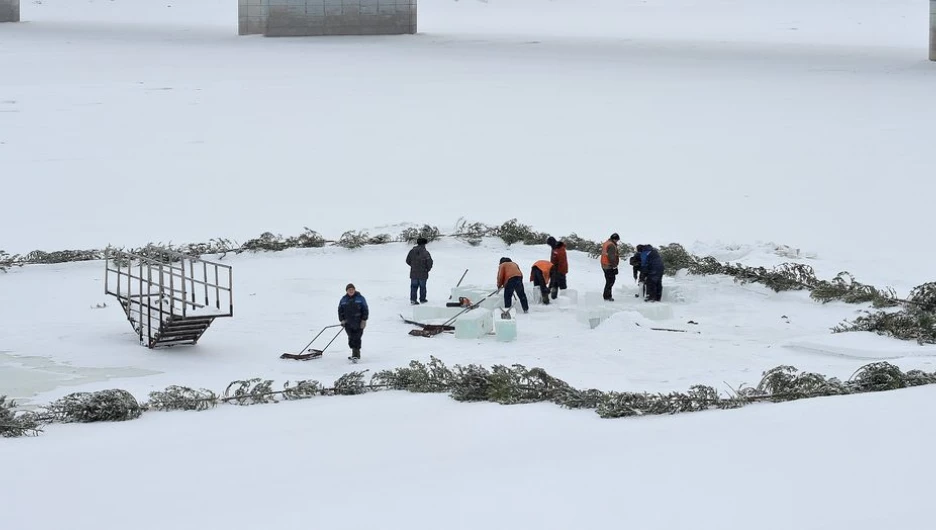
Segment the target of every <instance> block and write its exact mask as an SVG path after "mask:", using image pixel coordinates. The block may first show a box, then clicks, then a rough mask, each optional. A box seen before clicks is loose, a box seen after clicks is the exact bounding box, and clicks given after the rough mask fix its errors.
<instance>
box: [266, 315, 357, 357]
mask: <svg viewBox="0 0 936 530" xmlns="http://www.w3.org/2000/svg"><path fill="white" fill-rule="evenodd" d="M340 327H342V326H341V324H334V325H331V326H325V327H324V328H322V331H319V332H318V335H316V336H314V337H312V340H310V341H309V343H308V344H306V345H305V348H302V350H300V351H301V352H302V353H284V354H282V355H280V359H295V360H297V361H308V360H309V359H318V358H319V357H321V356H322V354H323V353H325V350H327V349H328V347H329V346H331V343H333V342H335V339H337V338H338V335H341V330H340V329H339V330H338V333H335V336H334V337H332V340H330V341H328V344H326V345H325V347H324V348H322V349H321V350H316V349H312V348H310V346H312V343H313V342H315V339H317V338H319V337H320V336H321V335H322V333H325V330H326V329H330V328H340Z"/></svg>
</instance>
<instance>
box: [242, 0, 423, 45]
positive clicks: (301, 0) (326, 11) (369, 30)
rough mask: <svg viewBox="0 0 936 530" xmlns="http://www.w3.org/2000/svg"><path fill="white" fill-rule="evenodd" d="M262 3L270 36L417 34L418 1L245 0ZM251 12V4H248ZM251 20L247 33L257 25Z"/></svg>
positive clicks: (265, 30) (248, 21)
mask: <svg viewBox="0 0 936 530" xmlns="http://www.w3.org/2000/svg"><path fill="white" fill-rule="evenodd" d="M241 1H242V2H244V1H246V2H248V3H249V2H255V3H256V2H262V3H263V4H265V6H258V8H259V9H255V10H254V12H258V13H259V12H263V11H262V9H263V8H265V9H266V11H265V20H264V22H262V24H263V25H265V28H264V29H263V34H264V35H266V36H268V37H304V36H315V35H402V34H412V33H416V0H241ZM247 8H248V13H249V12H251V11H250V9H251V5H250V4H248V6H247ZM251 20H253V19H251V18H250V17H248V20H247V24H246V30H248V31H250V30H251V29H253V28H254V27H255V26H254V25H253V23H252V22H251Z"/></svg>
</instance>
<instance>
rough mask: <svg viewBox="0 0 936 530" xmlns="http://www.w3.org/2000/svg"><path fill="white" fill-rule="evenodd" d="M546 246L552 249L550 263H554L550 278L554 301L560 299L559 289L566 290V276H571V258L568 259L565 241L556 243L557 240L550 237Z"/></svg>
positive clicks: (550, 288)
mask: <svg viewBox="0 0 936 530" xmlns="http://www.w3.org/2000/svg"><path fill="white" fill-rule="evenodd" d="M546 244H547V245H549V248H551V249H552V252H551V253H550V255H549V261H550V263H552V265H553V266H552V272H551V273H550V274H551V275H550V276H547V278H549V290H550V291H551V294H552V299H553V300H555V299H556V298H558V297H559V289H562V290H565V289H566V287H567V286H566V274H569V258H567V257H566V244H565V242H563V241H556V238H554V237H552V236H549V237H548V238H546Z"/></svg>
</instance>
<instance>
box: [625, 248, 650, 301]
mask: <svg viewBox="0 0 936 530" xmlns="http://www.w3.org/2000/svg"><path fill="white" fill-rule="evenodd" d="M629 263H630V266H631V268H632V269H633V270H634V280H635V281H636V282H637V286H638V288H640V291H641V292H639V293H637V294H635V295H634V297H635V298H639V297H640V296H641V295H643V297H644V299H645V300H646V298H647V273H645V272H643V271H641V270H640V254H639V253H637V254H634V255H633V256H631V258H630V261H629Z"/></svg>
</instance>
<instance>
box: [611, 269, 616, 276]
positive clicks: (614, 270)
mask: <svg viewBox="0 0 936 530" xmlns="http://www.w3.org/2000/svg"><path fill="white" fill-rule="evenodd" d="M611 271H612V272H613V273H614V275H615V276H617V273H618V268H617V267H615V268H613V269H611Z"/></svg>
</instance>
